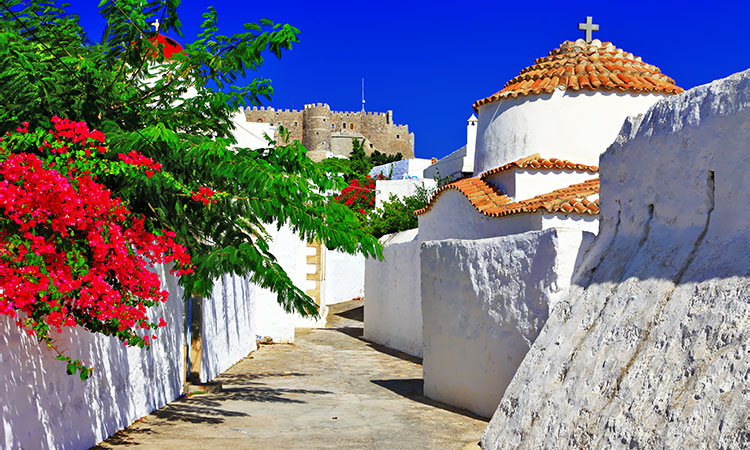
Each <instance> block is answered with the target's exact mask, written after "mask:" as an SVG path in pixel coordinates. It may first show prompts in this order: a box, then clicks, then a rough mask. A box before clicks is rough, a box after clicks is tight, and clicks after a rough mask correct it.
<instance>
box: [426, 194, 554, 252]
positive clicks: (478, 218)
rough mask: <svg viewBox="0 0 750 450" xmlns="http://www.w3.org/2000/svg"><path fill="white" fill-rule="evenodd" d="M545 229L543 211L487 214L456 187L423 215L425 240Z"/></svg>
mask: <svg viewBox="0 0 750 450" xmlns="http://www.w3.org/2000/svg"><path fill="white" fill-rule="evenodd" d="M541 229H542V217H541V214H514V215H511V216H506V217H502V218H491V217H487V216H484V215H482V214H481V213H480V212H479V211H477V210H476V209H475V208H474V207H473V206H472V205H471V202H469V200H468V199H467V198H466V197H464V195H463V194H462V193H460V192H458V191H456V190H453V189H449V190H447V191H444V192H443V193H442V194H440V197H439V198H438V200H437V202H435V204H434V205H432V207H431V208H430V210H429V211H428V212H427V213H425V214H422V215H421V216H419V237H420V239H421V240H422V241H433V240H440V239H482V238H488V237H495V236H505V235H508V234H515V233H523V232H526V231H529V230H541Z"/></svg>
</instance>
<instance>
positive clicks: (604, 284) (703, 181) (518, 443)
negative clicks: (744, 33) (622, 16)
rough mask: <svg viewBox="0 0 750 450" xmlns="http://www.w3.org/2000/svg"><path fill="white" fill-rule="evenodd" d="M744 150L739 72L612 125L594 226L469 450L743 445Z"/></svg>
mask: <svg viewBox="0 0 750 450" xmlns="http://www.w3.org/2000/svg"><path fill="white" fill-rule="evenodd" d="M748 154H750V70H746V71H745V72H741V73H739V74H735V75H733V76H731V77H729V78H726V79H723V80H718V81H715V82H713V83H711V84H709V85H704V86H699V87H697V88H694V89H691V90H689V91H687V92H685V93H683V94H681V95H677V96H674V97H671V98H669V99H667V100H664V101H661V102H659V103H657V104H656V105H654V107H653V108H652V109H651V110H649V111H648V113H646V114H645V115H644V116H643V117H639V118H633V119H629V120H628V122H626V124H625V126H624V127H623V129H622V132H621V134H620V136H619V137H618V138H617V140H616V141H615V143H614V144H612V146H610V147H609V149H608V150H607V151H606V152H605V153H604V154H603V155H602V158H601V169H600V170H601V171H600V174H601V180H602V186H601V211H602V213H601V216H602V226H601V232H600V233H599V236H598V237H597V239H596V240H595V241H594V243H593V244H592V246H591V248H590V249H589V251H588V252H587V253H586V255H585V257H584V258H583V260H582V263H581V264H580V267H578V268H577V269H576V274H575V275H574V278H573V279H574V282H573V285H572V287H571V289H570V293H569V296H568V298H566V299H563V300H562V301H561V302H560V303H559V304H558V307H557V308H555V309H554V310H553V311H552V314H551V315H550V317H549V319H548V321H547V324H546V325H545V327H544V329H543V330H542V332H541V333H540V334H539V337H538V338H537V340H536V342H535V343H534V345H533V347H532V348H531V350H529V353H528V354H527V356H526V358H525V359H524V361H523V363H522V364H521V366H520V368H519V369H518V372H517V373H516V375H515V376H514V378H513V381H512V382H511V384H510V385H509V386H508V388H507V389H506V391H505V395H504V397H503V400H502V403H501V405H500V406H499V407H498V409H497V411H496V412H495V415H494V416H493V418H492V421H491V422H490V424H489V426H488V428H487V430H486V431H485V434H484V436H483V437H482V448H483V449H487V450H499V449H516V448H543V447H545V446H548V445H549V442H550V441H551V440H552V442H555V443H557V444H558V445H557V446H558V447H559V448H580V447H582V446H583V447H586V446H588V445H587V443H595V444H592V445H593V446H596V447H600V448H623V447H626V446H627V447H629V448H727V449H729V448H732V449H735V448H736V449H740V448H747V443H748V421H747V417H748V405H750V391H749V390H748V373H750V357H749V355H748V342H750V270H749V269H748V268H750V214H749V213H748V209H747V208H746V207H745V206H744V205H747V204H748V202H750V177H749V176H748V170H749V169H750V164H749V163H748ZM712 174H713V176H712Z"/></svg>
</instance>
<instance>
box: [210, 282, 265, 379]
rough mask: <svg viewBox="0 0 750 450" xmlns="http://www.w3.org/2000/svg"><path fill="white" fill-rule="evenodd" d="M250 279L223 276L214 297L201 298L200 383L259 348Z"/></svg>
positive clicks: (216, 283)
mask: <svg viewBox="0 0 750 450" xmlns="http://www.w3.org/2000/svg"><path fill="white" fill-rule="evenodd" d="M255 289H256V287H255V286H253V285H252V284H251V283H250V281H249V280H248V279H247V278H244V277H239V276H236V275H223V276H221V277H219V278H218V279H216V280H214V288H213V290H212V292H211V296H210V297H208V298H205V299H203V300H202V301H201V308H202V313H203V317H202V325H203V330H202V333H201V338H202V340H201V341H202V342H201V345H202V352H201V370H200V377H201V382H204V383H205V382H207V381H210V380H212V379H214V378H216V377H217V376H218V375H219V374H220V373H221V372H223V371H225V370H227V369H228V368H230V367H232V365H234V364H235V363H236V362H237V361H239V360H241V359H242V358H244V357H245V356H247V355H248V354H249V353H250V352H252V351H255V350H256V349H257V346H256V343H255V336H256V333H255V330H253V328H252V318H253V315H254V313H255V312H254V311H253V302H252V295H253V291H254V290H255Z"/></svg>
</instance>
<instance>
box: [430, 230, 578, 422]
mask: <svg viewBox="0 0 750 450" xmlns="http://www.w3.org/2000/svg"><path fill="white" fill-rule="evenodd" d="M590 238H591V235H588V234H587V235H584V233H583V232H581V231H578V230H564V229H548V230H544V231H532V232H528V233H523V234H518V235H512V236H505V237H498V238H490V239H479V240H454V239H451V240H444V241H430V242H425V243H424V244H423V245H422V249H421V272H422V277H421V291H422V293H421V295H422V323H423V325H422V336H423V339H424V356H423V358H424V360H423V367H424V393H425V395H426V396H428V397H430V398H433V399H435V400H439V401H441V402H445V403H448V404H450V405H454V406H458V407H461V408H465V409H467V410H469V411H472V412H474V413H476V414H479V415H481V416H484V417H490V416H491V415H492V413H493V412H494V411H495V408H496V407H497V405H498V403H500V399H501V398H502V395H503V392H504V391H505V388H506V386H507V385H508V383H509V382H510V380H511V378H512V377H513V374H514V373H515V372H516V369H517V368H518V365H519V364H520V363H521V361H522V360H523V357H524V356H525V355H526V352H527V351H528V349H529V347H531V344H532V343H533V342H534V340H535V339H536V337H537V334H538V333H539V330H540V329H541V328H542V326H543V325H544V323H545V321H546V320H547V317H548V314H549V311H550V310H551V309H552V308H553V307H554V306H555V304H556V303H557V302H558V301H559V299H560V298H561V297H562V296H564V295H565V294H566V292H567V289H568V287H569V283H570V277H571V275H572V272H573V268H574V266H575V263H576V260H577V258H578V256H579V251H580V248H581V246H582V245H584V246H585V245H587V244H588V242H589V240H590Z"/></svg>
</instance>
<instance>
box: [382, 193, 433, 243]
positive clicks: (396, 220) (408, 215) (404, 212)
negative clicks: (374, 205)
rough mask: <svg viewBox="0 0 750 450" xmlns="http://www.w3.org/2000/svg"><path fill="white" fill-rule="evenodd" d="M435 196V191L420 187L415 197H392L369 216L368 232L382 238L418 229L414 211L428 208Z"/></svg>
mask: <svg viewBox="0 0 750 450" xmlns="http://www.w3.org/2000/svg"><path fill="white" fill-rule="evenodd" d="M434 194H435V189H429V188H425V187H424V186H419V187H417V192H416V193H415V194H414V195H410V196H406V197H403V198H398V197H396V196H395V195H391V198H390V199H389V200H388V201H386V202H384V203H383V206H382V207H380V208H378V209H376V210H374V211H372V212H371V213H370V215H369V216H368V218H367V229H368V231H370V232H371V233H372V234H373V235H374V236H376V237H381V236H383V235H385V234H390V233H396V232H399V231H405V230H410V229H412V228H417V227H418V226H419V221H418V220H417V216H415V215H414V211H416V210H418V209H422V208H424V207H425V206H427V204H428V203H429V202H430V199H431V198H432V196H433V195H434Z"/></svg>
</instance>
